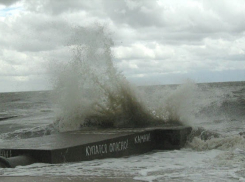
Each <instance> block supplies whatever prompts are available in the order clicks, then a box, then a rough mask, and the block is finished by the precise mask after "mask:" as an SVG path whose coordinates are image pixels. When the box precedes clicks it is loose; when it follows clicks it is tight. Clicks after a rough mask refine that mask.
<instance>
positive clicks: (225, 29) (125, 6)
mask: <svg viewBox="0 0 245 182" xmlns="http://www.w3.org/2000/svg"><path fill="white" fill-rule="evenodd" d="M244 22H245V1H244V0H232V1H231V0H171V1H169V0H156V1H155V0H0V33H1V34H0V92H6V91H25V90H43V89H50V88H51V87H50V84H49V78H48V76H47V64H48V61H49V60H52V59H53V60H59V59H69V58H68V56H67V54H66V51H65V50H66V45H67V43H68V36H69V35H70V34H71V31H72V27H75V26H90V25H91V24H94V23H99V24H103V25H104V26H105V27H106V28H107V29H108V30H110V32H111V35H112V38H113V40H114V42H115V43H114V47H113V48H112V49H113V52H114V61H115V64H116V65H117V67H118V69H119V70H121V71H122V72H123V73H124V75H125V76H126V77H127V78H128V80H129V81H131V82H132V83H135V84H136V85H149V84H173V83H182V82H183V81H184V80H186V79H192V80H194V81H195V82H223V81H244V80H245V23H244Z"/></svg>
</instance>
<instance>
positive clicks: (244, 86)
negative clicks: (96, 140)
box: [0, 82, 245, 181]
mask: <svg viewBox="0 0 245 182" xmlns="http://www.w3.org/2000/svg"><path fill="white" fill-rule="evenodd" d="M186 88H188V89H186ZM138 90H139V92H141V93H142V96H145V97H147V98H148V100H147V99H146V101H145V102H146V104H148V105H149V107H150V106H152V107H153V104H154V105H155V107H154V109H158V110H160V109H162V108H166V105H167V106H169V107H170V106H171V107H175V108H176V107H177V108H178V109H177V111H178V115H179V116H180V119H181V120H182V121H183V123H184V124H186V125H190V126H192V127H193V129H194V130H195V131H196V132H194V133H193V134H192V135H191V136H190V141H189V142H187V144H186V146H185V148H183V149H181V150H174V151H153V152H151V153H147V154H143V155H139V156H130V157H124V158H115V159H114V158H113V159H103V160H93V161H86V162H77V163H66V164H56V165H53V164H39V163H38V164H32V165H29V166H18V167H16V168H14V169H6V168H5V169H0V173H1V175H2V176H3V175H4V176H24V175H25V176H26V175H29V176H49V175H51V176H56V175H57V176H62V175H68V176H73V175H83V176H106V177H115V176H117V177H123V176H131V177H132V178H134V179H135V180H143V181H245V168H244V167H245V139H244V136H245V134H244V133H245V126H244V124H245V82H229V83H209V84H194V86H193V85H192V87H191V88H190V86H188V85H187V87H183V86H176V85H174V86H149V87H139V88H138ZM51 97H52V92H48V91H43V92H20V93H1V94H0V103H1V105H0V139H1V140H18V139H20V138H22V139H24V138H31V137H38V136H42V135H49V134H55V132H56V131H55V129H54V128H53V125H52V124H53V122H54V120H55V110H56V107H57V106H56V105H54V104H52V101H51V100H52V99H51ZM150 101H151V102H150ZM163 105H164V107H163ZM156 106H157V107H156ZM198 128H199V130H198ZM200 128H202V129H200ZM243 132H244V133H243Z"/></svg>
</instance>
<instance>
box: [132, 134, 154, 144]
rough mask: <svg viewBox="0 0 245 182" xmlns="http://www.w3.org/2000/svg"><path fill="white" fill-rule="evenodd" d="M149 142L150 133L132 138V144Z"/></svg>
mask: <svg viewBox="0 0 245 182" xmlns="http://www.w3.org/2000/svg"><path fill="white" fill-rule="evenodd" d="M150 141H151V133H147V134H144V135H137V136H136V137H134V143H136V144H138V143H145V142H150Z"/></svg>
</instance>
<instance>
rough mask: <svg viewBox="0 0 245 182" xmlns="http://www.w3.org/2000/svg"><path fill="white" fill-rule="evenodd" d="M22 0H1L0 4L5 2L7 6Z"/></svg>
mask: <svg viewBox="0 0 245 182" xmlns="http://www.w3.org/2000/svg"><path fill="white" fill-rule="evenodd" d="M18 1H20V0H0V4H3V5H5V6H10V5H12V4H14V3H16V2H18Z"/></svg>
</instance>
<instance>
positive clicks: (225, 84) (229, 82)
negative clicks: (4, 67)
mask: <svg viewBox="0 0 245 182" xmlns="http://www.w3.org/2000/svg"><path fill="white" fill-rule="evenodd" d="M194 83H195V82H194ZM195 84H197V85H210V86H218V85H222V86H230V85H241V86H242V85H245V81H226V82H202V83H195ZM178 85H182V84H181V83H180V84H166V85H139V86H136V87H137V88H142V87H165V86H171V87H177V86H178ZM52 91H53V90H32V91H31V90H30V91H17V92H14V91H10V92H0V94H8V93H28V92H32V93H34V92H52Z"/></svg>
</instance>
